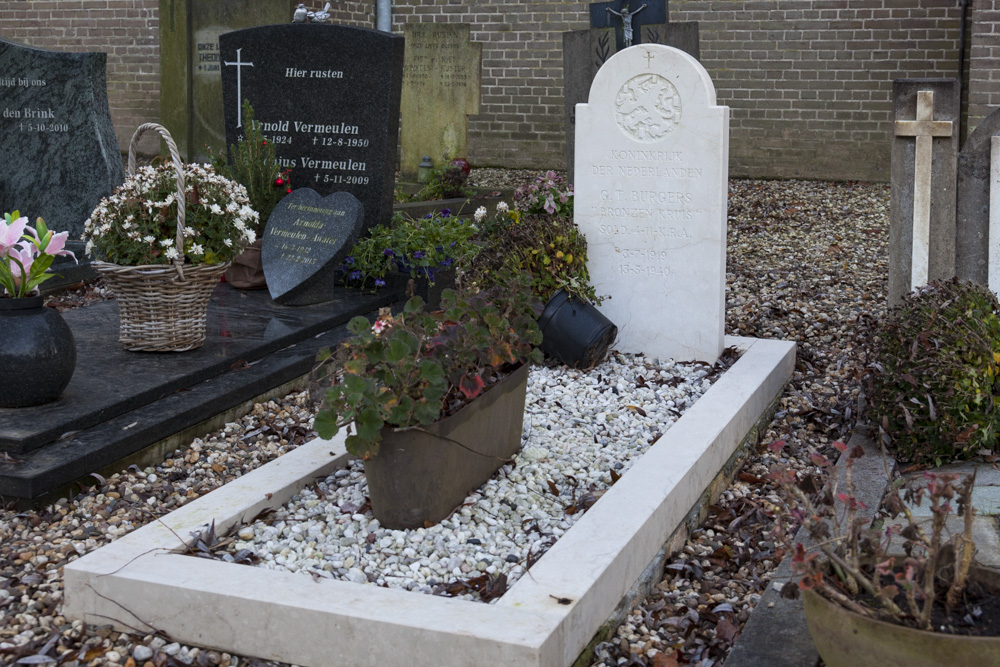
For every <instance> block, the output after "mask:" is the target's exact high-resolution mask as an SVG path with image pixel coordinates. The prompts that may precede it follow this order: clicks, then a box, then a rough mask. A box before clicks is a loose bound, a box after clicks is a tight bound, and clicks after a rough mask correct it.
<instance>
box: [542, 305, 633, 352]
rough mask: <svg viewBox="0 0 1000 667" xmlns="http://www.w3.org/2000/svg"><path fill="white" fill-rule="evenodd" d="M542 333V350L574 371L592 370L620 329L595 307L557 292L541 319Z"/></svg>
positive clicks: (546, 306)
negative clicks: (580, 369) (575, 369)
mask: <svg viewBox="0 0 1000 667" xmlns="http://www.w3.org/2000/svg"><path fill="white" fill-rule="evenodd" d="M538 328H539V329H541V330H542V344H541V345H539V346H538V347H539V349H540V350H541V351H542V352H544V353H545V354H547V355H548V356H550V357H554V358H555V359H558V360H559V361H560V362H562V363H564V364H566V365H567V366H570V367H571V368H592V367H594V366H595V365H597V364H599V363H600V362H601V361H602V360H603V359H604V357H605V356H606V355H607V353H608V348H609V347H611V344H612V343H614V342H615V338H616V337H617V336H618V327H616V326H615V325H614V323H613V322H612V321H611V320H609V319H608V318H606V317H605V316H604V315H603V314H602V313H601V311H599V310H597V307H596V306H594V304H592V303H590V302H589V301H587V300H586V299H582V298H580V297H577V296H571V295H570V294H569V293H568V292H567V291H566V290H559V291H558V292H556V293H555V294H554V295H553V296H552V298H551V299H549V302H548V303H547V304H545V310H543V311H542V314H541V316H540V317H539V318H538Z"/></svg>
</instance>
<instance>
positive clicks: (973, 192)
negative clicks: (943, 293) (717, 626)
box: [955, 109, 1000, 285]
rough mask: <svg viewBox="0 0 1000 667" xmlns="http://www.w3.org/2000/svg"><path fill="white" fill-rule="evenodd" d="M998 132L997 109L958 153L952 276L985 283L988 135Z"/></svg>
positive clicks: (987, 247) (998, 110) (987, 213)
mask: <svg viewBox="0 0 1000 667" xmlns="http://www.w3.org/2000/svg"><path fill="white" fill-rule="evenodd" d="M998 134H1000V109H997V110H996V111H994V112H993V113H991V114H990V115H989V116H987V117H986V118H984V119H983V121H982V122H981V123H979V125H977V126H976V129H975V130H974V131H973V132H972V134H970V135H969V137H968V139H966V140H965V145H964V146H962V152H961V153H959V154H958V215H957V219H956V221H955V227H956V235H957V241H956V245H955V275H957V276H958V277H959V278H961V279H963V280H971V281H974V282H977V283H979V284H981V285H986V284H988V283H987V280H988V268H989V261H988V260H989V240H990V235H989V228H990V138H991V137H993V136H995V135H998Z"/></svg>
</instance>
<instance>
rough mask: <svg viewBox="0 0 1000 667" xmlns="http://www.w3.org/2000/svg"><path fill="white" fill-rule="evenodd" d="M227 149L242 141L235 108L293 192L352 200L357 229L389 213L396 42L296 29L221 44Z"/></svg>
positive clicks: (398, 67) (324, 28) (398, 71)
mask: <svg viewBox="0 0 1000 667" xmlns="http://www.w3.org/2000/svg"><path fill="white" fill-rule="evenodd" d="M219 48H220V57H221V62H222V97H223V113H224V115H225V124H226V143H227V144H228V145H230V146H232V145H233V144H234V143H236V141H237V140H238V139H239V137H240V134H241V128H242V126H243V119H242V110H241V101H242V100H243V99H249V100H250V104H251V105H253V108H254V117H255V118H256V119H257V120H258V121H260V122H261V123H263V132H264V135H265V136H266V137H268V139H269V140H270V141H271V142H273V143H274V145H275V149H276V152H277V155H278V161H279V162H280V163H281V164H282V165H283V166H284V167H287V168H290V169H291V170H292V174H291V177H292V184H293V187H309V188H312V189H313V190H316V191H317V192H319V193H320V194H322V195H328V194H330V193H332V192H339V191H343V192H349V193H351V194H352V195H354V196H355V197H357V198H358V199H359V200H360V201H361V204H362V206H364V212H365V222H364V229H369V228H371V227H373V226H374V225H376V224H378V223H380V222H387V221H388V219H389V217H390V216H391V215H392V191H393V186H394V181H395V170H396V160H397V155H396V152H397V146H398V139H399V100H400V91H401V87H402V78H403V37H401V36H399V35H391V34H388V33H384V32H379V31H377V30H368V29H366V28H349V27H345V26H337V25H326V24H322V23H303V24H291V23H289V24H286V25H271V26H261V27H258V28H247V29H246V30H237V31H235V32H230V33H225V34H223V35H220V36H219Z"/></svg>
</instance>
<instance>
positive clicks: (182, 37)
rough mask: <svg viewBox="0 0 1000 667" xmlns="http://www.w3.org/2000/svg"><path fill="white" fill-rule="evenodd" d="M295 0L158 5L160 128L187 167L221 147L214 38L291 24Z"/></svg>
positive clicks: (163, 1)
mask: <svg viewBox="0 0 1000 667" xmlns="http://www.w3.org/2000/svg"><path fill="white" fill-rule="evenodd" d="M296 4H297V3H296V2H295V0H280V1H276V0H212V1H211V2H196V1H195V0H160V122H161V123H162V124H163V125H164V126H165V127H166V128H167V129H168V130H170V134H171V136H173V138H174V141H176V142H177V146H178V148H180V151H181V155H182V156H183V157H184V159H185V160H187V161H189V162H202V161H207V160H208V157H209V154H208V149H209V148H212V149H213V150H217V151H221V150H223V149H224V148H225V146H226V128H225V126H224V125H223V124H222V77H221V76H220V73H221V71H222V63H221V62H220V61H219V35H221V34H222V33H225V32H232V31H233V30H240V29H242V28H251V27H253V26H258V25H267V24H272V23H287V22H289V21H291V20H292V13H293V11H294V8H295V5H296Z"/></svg>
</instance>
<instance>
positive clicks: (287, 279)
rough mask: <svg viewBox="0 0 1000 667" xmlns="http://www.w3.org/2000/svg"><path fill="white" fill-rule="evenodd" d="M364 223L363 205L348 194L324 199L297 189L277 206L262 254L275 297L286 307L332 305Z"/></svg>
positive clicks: (335, 193) (267, 277)
mask: <svg viewBox="0 0 1000 667" xmlns="http://www.w3.org/2000/svg"><path fill="white" fill-rule="evenodd" d="M363 222H364V210H363V207H362V205H361V202H360V201H358V198H357V197H355V196H354V195H352V194H350V193H349V192H334V193H333V194H332V195H328V196H326V197H323V196H321V195H320V194H319V193H318V192H316V191H315V190H310V189H309V188H299V189H298V190H293V191H292V193H291V194H289V195H288V196H287V197H285V198H284V199H282V200H281V201H280V202H278V205H277V206H275V207H274V211H273V212H272V213H271V217H270V218H268V219H267V227H266V228H265V230H264V241H263V244H262V246H261V250H260V258H261V263H262V264H263V266H264V277H265V278H266V279H267V289H268V290H269V291H270V292H271V298H272V299H274V300H275V302H276V303H280V304H284V305H287V306H305V305H309V304H312V303H321V302H323V301H329V300H330V299H331V298H332V296H333V286H334V283H335V281H336V279H337V269H338V268H339V267H340V265H341V263H342V262H343V261H344V257H346V256H347V253H348V252H349V251H350V249H351V247H352V246H353V245H354V242H355V241H357V239H358V234H359V232H360V231H361V226H362V223H363Z"/></svg>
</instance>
